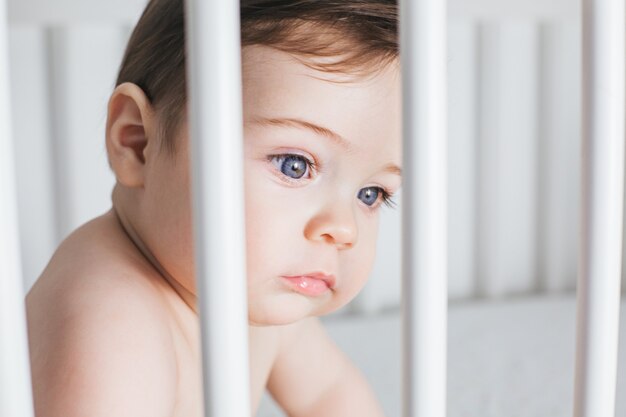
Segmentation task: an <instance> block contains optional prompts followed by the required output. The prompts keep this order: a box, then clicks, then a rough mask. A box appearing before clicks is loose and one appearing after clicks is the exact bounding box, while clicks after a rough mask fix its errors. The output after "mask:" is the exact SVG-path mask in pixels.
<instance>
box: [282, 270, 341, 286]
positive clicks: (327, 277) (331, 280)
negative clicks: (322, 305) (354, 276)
mask: <svg viewBox="0 0 626 417" xmlns="http://www.w3.org/2000/svg"><path fill="white" fill-rule="evenodd" d="M285 277H286V278H295V277H310V278H314V279H321V280H322V281H324V282H325V283H326V285H328V288H331V289H332V288H335V282H336V279H335V276H334V275H332V274H326V273H324V272H317V271H316V272H307V273H306V274H298V275H285Z"/></svg>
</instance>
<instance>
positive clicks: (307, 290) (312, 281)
mask: <svg viewBox="0 0 626 417" xmlns="http://www.w3.org/2000/svg"><path fill="white" fill-rule="evenodd" d="M283 279H285V281H287V282H288V283H289V285H290V287H291V288H293V289H294V290H295V291H297V292H299V293H301V294H304V295H311V296H317V295H322V294H324V293H325V292H326V291H329V290H330V288H329V287H328V285H327V284H326V282H324V281H323V280H321V279H316V278H311V277H283Z"/></svg>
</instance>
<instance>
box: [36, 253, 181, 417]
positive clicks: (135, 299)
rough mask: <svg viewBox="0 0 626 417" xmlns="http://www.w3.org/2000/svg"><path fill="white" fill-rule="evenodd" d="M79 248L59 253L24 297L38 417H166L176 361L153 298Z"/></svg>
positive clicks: (103, 256) (105, 259)
mask: <svg viewBox="0 0 626 417" xmlns="http://www.w3.org/2000/svg"><path fill="white" fill-rule="evenodd" d="M69 244H70V245H72V244H73V243H72V242H69ZM85 246H86V248H84V249H76V250H73V251H69V252H68V251H67V247H66V248H65V252H66V253H59V254H58V255H59V256H57V258H56V259H55V260H53V262H52V263H51V265H49V267H48V269H47V271H46V272H45V273H44V275H43V276H42V277H41V278H40V280H39V281H38V282H37V284H35V286H34V287H33V288H32V289H31V291H30V292H29V294H28V296H27V297H26V308H27V318H28V336H29V342H30V357H31V367H32V376H33V390H34V400H35V411H36V414H37V416H43V417H54V416H65V417H73V416H85V415H89V416H94V417H97V416H112V415H114V416H137V417H140V416H164V417H165V416H169V415H171V413H172V409H173V406H174V398H175V393H176V390H175V387H176V380H177V368H176V356H175V351H174V347H173V341H172V336H171V330H170V327H169V323H168V321H167V312H166V311H165V309H164V308H163V303H162V302H161V301H160V300H159V297H158V292H157V291H156V290H154V288H151V286H150V285H149V284H147V283H146V281H145V280H143V278H142V277H141V276H140V275H139V276H138V275H136V274H138V272H137V270H133V269H132V268H125V267H124V264H123V262H118V263H116V262H115V259H111V258H110V256H113V255H112V254H110V253H107V252H106V250H105V249H102V251H101V252H100V256H95V255H94V254H93V253H92V252H91V251H95V252H98V251H97V250H95V249H94V248H90V247H89V244H86V245H85ZM60 251H63V249H62V248H60ZM70 255H71V256H72V257H75V262H72V261H70V258H68V257H69V256H70ZM91 256H93V258H90V257H91ZM107 265H108V266H107ZM111 265H117V266H115V267H111Z"/></svg>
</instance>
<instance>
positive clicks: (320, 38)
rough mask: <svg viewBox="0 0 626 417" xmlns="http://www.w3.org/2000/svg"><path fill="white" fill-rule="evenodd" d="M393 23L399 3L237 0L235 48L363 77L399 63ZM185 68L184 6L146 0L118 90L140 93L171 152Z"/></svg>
mask: <svg viewBox="0 0 626 417" xmlns="http://www.w3.org/2000/svg"><path fill="white" fill-rule="evenodd" d="M397 18H398V12H397V0H241V46H242V47H245V46H249V45H265V46H271V47H274V48H276V49H278V50H281V51H284V52H288V53H290V54H292V55H293V56H294V57H295V58H297V59H299V60H300V61H301V62H302V63H303V64H305V65H308V66H310V67H312V68H314V69H318V70H320V71H325V72H332V73H345V74H351V75H354V76H366V75H369V74H373V73H375V72H376V71H377V70H379V69H382V68H384V67H385V66H386V65H387V64H389V63H391V62H393V61H394V60H395V58H397V56H398V34H397V30H398V29H397V27H398V24H397ZM317 58H332V59H330V60H328V59H326V60H319V59H317ZM185 71H186V69H185V30H184V1H183V0H151V1H150V2H149V3H148V5H147V7H146V9H145V10H144V12H143V15H142V16H141V18H140V20H139V22H138V23H137V26H136V27H135V29H134V31H133V33H132V35H131V37H130V40H129V42H128V46H127V48H126V53H125V55H124V59H123V60H122V65H121V68H120V72H119V75H118V78H117V82H116V85H120V84H122V83H124V82H131V83H134V84H136V85H138V86H139V87H140V88H142V89H143V91H144V92H145V94H146V96H147V97H148V99H149V100H150V101H151V103H152V105H153V106H154V108H155V111H156V113H157V119H158V120H160V136H161V138H162V140H161V145H162V146H163V147H165V148H166V149H167V150H168V151H170V152H171V153H174V151H175V143H174V135H175V134H176V132H177V131H178V129H179V128H180V124H181V121H182V117H183V114H184V110H185V106H186V101H187V99H186V96H187V90H186V88H187V87H186V81H185V79H186V72H185Z"/></svg>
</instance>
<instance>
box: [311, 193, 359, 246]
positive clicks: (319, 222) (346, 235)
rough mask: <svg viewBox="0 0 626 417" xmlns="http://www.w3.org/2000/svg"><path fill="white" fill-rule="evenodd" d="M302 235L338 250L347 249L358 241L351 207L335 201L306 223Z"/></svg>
mask: <svg viewBox="0 0 626 417" xmlns="http://www.w3.org/2000/svg"><path fill="white" fill-rule="evenodd" d="M304 235H305V237H306V238H307V239H309V240H311V241H316V242H327V243H330V244H333V245H335V246H337V248H338V249H349V248H351V247H352V246H354V245H355V244H356V242H357V239H358V227H357V224H356V219H355V216H354V212H353V207H352V206H351V205H350V204H348V203H346V202H339V201H335V202H333V203H331V205H330V206H327V207H325V208H323V209H321V210H319V211H318V212H316V213H315V215H314V216H313V217H311V219H310V220H309V221H308V223H307V225H306V227H305V229H304Z"/></svg>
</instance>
